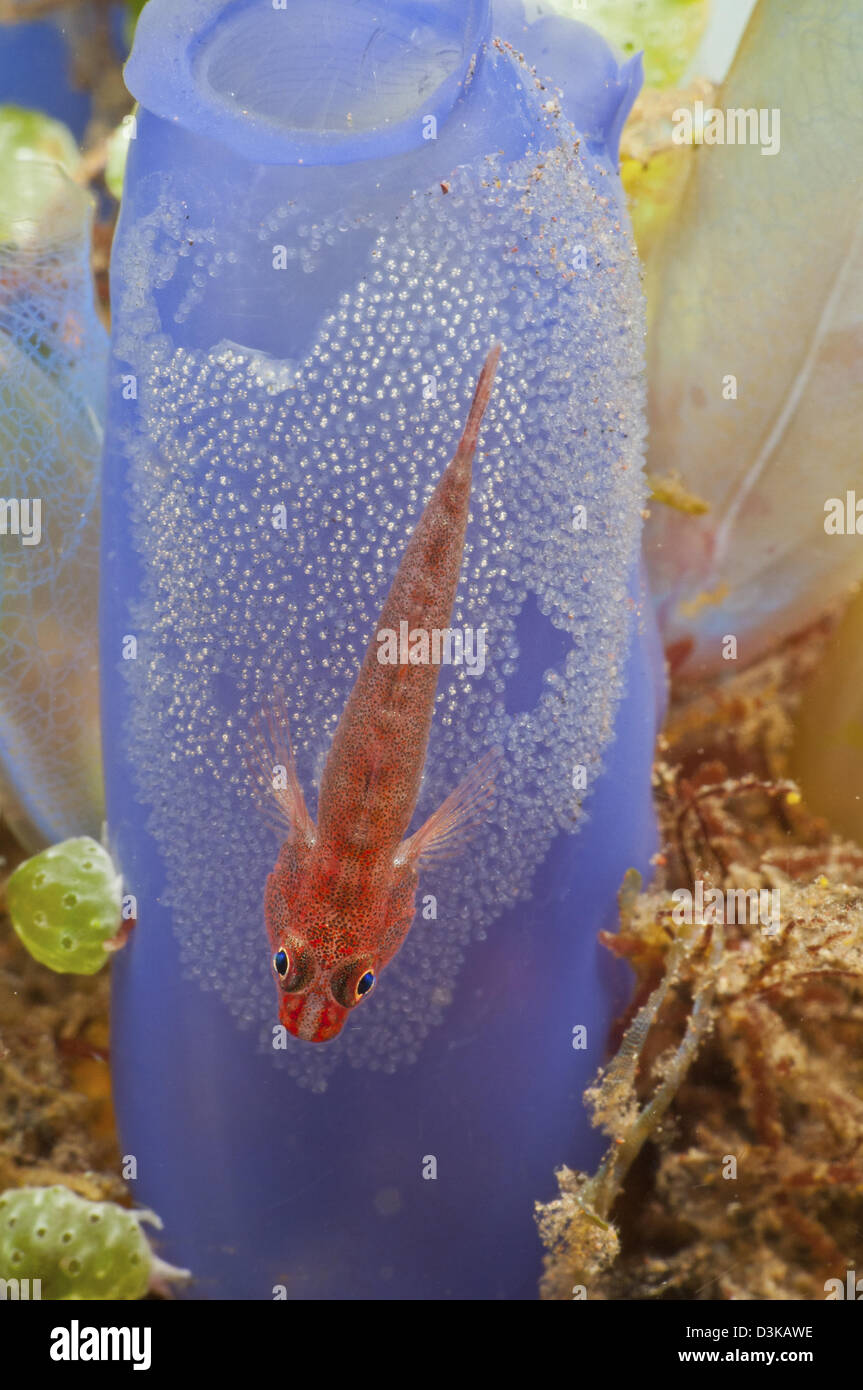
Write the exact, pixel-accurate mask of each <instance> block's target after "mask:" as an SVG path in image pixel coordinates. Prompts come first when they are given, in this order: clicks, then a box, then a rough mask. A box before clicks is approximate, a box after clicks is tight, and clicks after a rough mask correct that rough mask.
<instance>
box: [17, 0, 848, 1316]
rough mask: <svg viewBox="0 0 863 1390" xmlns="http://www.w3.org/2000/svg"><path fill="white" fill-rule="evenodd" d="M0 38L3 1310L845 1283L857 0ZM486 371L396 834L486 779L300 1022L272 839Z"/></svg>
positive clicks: (223, 16) (224, 16) (34, 22)
mask: <svg viewBox="0 0 863 1390" xmlns="http://www.w3.org/2000/svg"><path fill="white" fill-rule="evenodd" d="M7 9H8V14H7V13H6V10H4V9H2V8H0V20H2V23H0V163H2V165H3V177H2V179H0V187H2V192H0V353H2V368H3V371H2V380H0V438H2V439H3V442H4V444H5V449H4V451H3V453H4V470H3V478H4V484H3V489H2V491H3V498H2V507H3V517H2V521H3V532H2V535H0V545H2V551H0V556H2V579H0V605H2V606H0V652H2V659H0V797H2V810H3V828H4V835H5V840H4V855H5V867H4V878H5V880H6V882H5V889H4V897H5V908H6V911H7V920H5V921H4V923H3V926H2V933H0V1044H2V1053H0V1278H4V1279H6V1278H11V1279H17V1280H26V1279H31V1280H40V1281H41V1290H42V1294H41V1296H42V1297H44V1298H61V1299H93V1298H99V1299H136V1298H141V1297H147V1296H149V1297H150V1298H164V1297H167V1296H172V1297H180V1298H188V1299H194V1300H204V1299H226V1298H227V1299H235V1298H239V1299H267V1300H273V1299H276V1300H281V1299H289V1300H294V1299H411V1300H423V1299H434V1300H437V1299H455V1300H465V1299H472V1300H474V1299H492V1298H494V1299H519V1300H528V1299H533V1298H536V1297H540V1296H542V1297H545V1298H550V1299H556V1298H567V1299H571V1298H576V1299H578V1298H582V1297H587V1298H590V1299H599V1300H616V1299H644V1298H658V1299H666V1300H673V1299H684V1298H686V1299H691V1298H697V1299H700V1300H729V1299H741V1298H749V1299H758V1300H775V1299H788V1298H791V1299H824V1298H829V1297H832V1296H840V1295H835V1294H834V1293H833V1292H831V1290H833V1289H834V1285H833V1283H832V1282H831V1281H834V1280H838V1281H839V1283H840V1284H841V1285H842V1286H843V1287H844V1284H845V1281H846V1276H847V1272H848V1271H849V1270H854V1269H855V1268H856V1265H855V1260H859V1248H858V1247H859V1231H860V1191H861V1169H860V1165H859V1155H860V1143H861V1126H860V1121H861V1110H863V1096H861V1088H860V1079H861V1078H860V1055H861V1054H860V1047H859V1041H860V1026H861V1011H860V1010H861V1005H860V970H861V959H860V949H861V937H860V925H861V896H860V895H861V883H863V851H861V850H860V849H858V848H857V841H858V840H859V839H860V838H861V837H863V827H861V825H860V815H861V813H860V796H859V792H858V790H857V786H858V778H857V771H858V762H859V760H860V747H861V746H863V745H861V740H860V727H861V726H860V719H861V718H863V716H861V715H860V714H859V711H858V705H859V703H860V701H859V681H857V680H856V679H855V676H856V669H857V662H858V658H857V656H856V651H857V641H856V638H857V630H858V625H859V622H860V601H859V598H858V597H856V586H857V584H858V582H859V579H860V577H861V574H863V554H861V551H860V549H859V546H860V539H859V538H860V534H861V533H863V521H860V530H859V531H858V529H857V527H858V520H859V518H858V513H857V499H856V493H855V492H854V487H855V481H856V475H857V472H858V464H859V446H860V438H861V431H860V425H861V416H863V396H861V389H863V388H861V384H860V383H861V380H863V377H861V372H860V360H861V347H860V344H861V338H860V318H861V310H863V303H861V297H863V273H861V241H860V221H861V205H860V187H861V183H860V168H859V161H860V155H859V148H860V146H859V138H858V137H859V131H860V126H861V117H863V109H861V96H860V88H859V80H858V77H857V73H858V71H859V59H860V56H861V49H863V23H861V19H860V17H859V15H858V14H857V12H856V7H854V6H852V5H848V4H845V3H840V0H828V3H821V4H816V3H814V0H812V2H811V3H810V0H800V3H791V0H758V3H757V4H751V3H746V4H740V5H737V4H731V3H729V4H721V5H720V4H717V5H714V6H710V5H708V4H707V3H703V0H657V2H656V3H653V4H648V3H641V4H635V3H626V0H614V2H613V3H612V2H611V0H609V2H608V3H598V0H597V3H595V4H592V5H590V6H589V7H585V6H582V5H579V4H578V3H576V2H575V0H554V2H552V0H547V3H541V2H540V0H525V3H521V0H497V2H496V3H493V4H490V3H487V0H470V3H466V0H461V2H460V3H456V2H455V0H452V3H450V0H441V2H440V3H438V4H435V5H428V4H418V3H416V0H393V2H392V3H390V4H388V5H385V6H383V7H382V6H380V5H375V4H373V3H371V0H368V3H366V0H357V3H351V4H348V3H346V0H318V3H317V4H310V3H305V0H287V2H286V3H284V4H281V3H267V4H263V3H261V0H237V3H233V4H225V3H223V2H222V0H182V3H181V0H174V3H168V0H148V3H147V4H146V5H144V6H141V5H140V4H138V5H128V6H123V5H99V4H90V3H81V4H70V5H57V6H51V5H47V6H40V7H39V10H40V12H39V14H38V15H33V14H28V12H27V11H28V6H27V5H26V4H25V3H21V4H17V3H12V4H10V5H9V6H7ZM130 50H131V56H129V53H130ZM127 57H128V61H126V60H127ZM166 58H167V59H168V60H167V61H166ZM124 64H125V67H124ZM801 186H803V187H805V189H806V190H807V196H805V197H802V196H801V193H800V190H801ZM495 343H499V344H500V345H501V357H500V364H499V366H498V369H497V375H496V379H495V382H494V386H493V390H492V392H491V396H490V399H489V402H488V406H487V409H486V413H485V417H484V419H483V422H482V427H481V434H480V438H479V442H478V446H477V448H476V457H475V461H474V465H473V481H472V489H471V494H470V510H469V513H468V514H467V519H466V531H465V539H464V549H463V553H462V555H461V563H460V568H459V573H458V583H457V590H456V595H455V600H454V604H453V606H452V610H451V625H452V627H453V628H454V629H456V630H457V631H459V632H464V633H465V636H466V640H467V638H468V635H470V641H471V642H472V643H473V644H474V645H473V646H472V647H468V648H467V650H468V651H469V652H470V651H471V650H472V651H473V652H474V655H476V654H477V653H478V652H479V651H482V653H483V660H482V661H475V662H474V663H473V664H471V662H470V661H465V660H463V661H462V662H460V663H456V664H455V665H453V667H452V669H449V668H448V667H445V668H444V669H443V670H442V671H441V673H440V678H439V681H438V684H437V692H436V697H435V701H434V711H433V719H432V722H431V732H430V738H429V742H428V746H427V749H426V748H422V749H421V750H420V753H419V754H418V756H421V772H422V781H421V785H420V788H419V792H418V797H417V799H416V804H415V806H413V805H412V806H411V808H410V810H411V812H412V813H413V814H412V816H411V819H410V823H409V828H408V827H407V826H406V827H405V831H406V833H415V832H417V831H418V830H419V827H420V826H422V825H423V822H425V821H426V820H427V818H428V817H430V816H432V815H433V813H434V812H435V810H436V808H437V807H439V806H440V805H441V803H442V802H444V801H445V799H446V798H447V797H448V796H449V795H450V793H452V792H453V789H454V788H455V787H456V786H457V785H458V783H459V782H460V779H461V778H462V777H463V776H464V774H465V773H466V772H467V771H468V770H469V769H470V767H471V766H472V765H474V764H476V763H477V761H478V760H479V759H480V758H481V757H482V756H483V755H484V754H488V753H489V750H492V749H493V750H495V754H494V757H495V759H496V760H497V761H496V763H495V767H496V771H495V773H494V777H493V786H489V788H488V795H487V796H486V794H485V791H484V792H483V795H482V798H481V802H482V805H481V814H479V813H476V814H474V813H473V812H472V813H471V822H472V823H471V831H472V833H471V835H470V838H469V839H467V840H466V841H463V842H462V843H461V844H460V845H459V846H458V850H457V852H455V853H452V854H447V856H446V857H440V856H438V857H431V856H430V857H429V859H428V861H427V862H426V861H424V860H421V861H420V873H419V887H418V889H417V896H416V901H415V903H413V905H412V912H411V918H412V925H411V926H410V929H409V930H408V931H407V935H406V937H405V939H404V943H403V944H402V945H401V946H400V948H398V949H397V950H396V952H395V953H394V954H393V955H392V957H391V958H389V957H388V956H387V955H386V952H385V951H384V947H383V945H382V943H381V942H380V941H378V940H377V939H375V940H374V941H373V943H372V947H371V954H370V955H369V957H368V960H369V962H370V965H371V966H372V967H373V968H371V969H370V971H369V974H370V976H371V984H373V985H374V990H373V991H371V992H370V997H368V998H367V999H366V998H361V997H360V995H357V996H356V997H355V998H354V999H353V1001H352V1004H356V1005H357V1006H358V1007H356V1008H355V1009H354V1008H353V1007H352V1009H351V1013H350V1017H348V1018H347V1020H346V1022H345V1025H344V1027H343V1028H342V1029H341V1031H340V1032H339V1033H338V1036H337V1037H333V1038H332V1039H331V1040H330V1041H327V1042H325V1043H323V1044H315V1043H310V1042H307V1041H305V1040H304V1038H303V1037H302V1036H292V1030H291V1028H290V1027H288V1028H286V1027H285V1026H284V1025H285V1023H286V1022H288V1023H289V1022H290V1018H291V1013H290V1009H291V1007H292V1006H291V1005H290V1003H288V1004H287V1005H286V1006H285V1008H283V1010H282V1012H281V1013H280V1010H279V1001H280V998H282V997H283V995H284V990H282V989H281V987H280V983H279V976H280V973H281V972H280V969H279V959H278V952H279V950H280V949H283V948H284V947H285V946H286V945H288V946H289V947H290V952H294V951H295V945H294V942H295V937H294V936H290V938H288V937H283V936H274V935H273V929H272V923H269V926H270V934H269V938H268V931H267V929H266V926H265V906H264V899H265V886H266V885H267V882H268V876H269V875H271V874H273V872H274V866H276V864H277V858H278V857H279V856H280V846H281V845H282V844H283V842H284V841H285V839H286V837H287V840H288V842H289V843H290V842H291V837H292V836H294V837H295V836H296V835H297V834H298V833H299V832H298V831H297V825H296V821H295V822H294V825H293V828H291V826H290V818H289V819H288V822H287V823H286V822H285V820H284V815H283V816H282V821H281V823H279V822H278V807H279V806H280V807H281V808H282V812H284V806H285V804H286V801H285V797H287V798H288V799H290V796H291V795H293V793H291V792H290V786H291V785H292V784H291V778H292V777H294V776H296V779H297V783H298V785H299V786H300V787H301V788H302V789H303V791H304V793H305V798H306V801H307V803H308V806H309V811H310V814H311V817H312V820H314V818H315V816H316V814H320V811H321V808H322V806H323V797H322V795H321V794H320V793H321V787H322V779H324V780H325V769H326V768H327V766H328V756H329V750H330V748H331V746H332V743H333V738H334V734H335V732H336V729H337V728H338V727H339V720H340V717H341V716H342V712H343V710H344V709H345V707H346V703H347V701H348V698H349V696H350V693H351V690H352V688H353V687H354V683H355V681H356V679H357V672H358V670H359V669H360V666H361V663H362V660H363V653H364V651H366V649H367V647H368V644H369V641H370V637H373V634H374V632H375V624H376V620H377V617H378V614H379V613H380V612H381V609H382V605H383V603H384V600H385V599H386V596H387V592H388V590H389V589H390V586H391V585H392V584H393V581H394V578H395V576H396V574H397V572H398V570H399V564H400V561H401V559H402V556H403V554H404V553H405V548H406V544H407V542H408V538H409V537H410V535H411V532H412V530H413V528H414V526H415V525H416V524H417V521H418V519H419V517H420V516H421V515H422V514H423V511H424V509H425V508H430V507H431V506H432V503H431V502H430V500H429V499H430V498H432V496H433V491H434V487H435V484H436V483H437V481H438V479H439V477H440V476H441V473H442V471H443V469H444V467H445V465H446V463H447V461H448V460H449V458H450V457H451V456H452V454H453V451H454V450H455V447H456V445H457V443H458V439H459V435H460V433H461V429H462V426H463V423H464V420H465V417H466V413H467V409H468V406H469V404H470V399H471V395H472V392H473V388H474V385H475V382H476V378H477V375H478V373H479V369H480V367H481V365H482V362H483V359H484V358H485V355H486V353H487V352H488V350H489V349H490V348H491V347H492V345H493V344H495ZM435 495H436V494H435ZM262 709H263V710H268V709H276V710H277V716H276V717H277V720H278V721H279V730H280V737H281V743H278V742H277V744H276V747H275V748H274V749H273V750H272V751H273V754H274V757H273V764H274V765H273V766H271V765H270V764H267V767H266V769H265V773H264V777H263V787H264V794H263V796H262V795H261V791H260V785H259V783H260V779H259V778H258V776H257V775H256V774H255V771H254V768H250V748H251V749H253V747H254V737H253V735H254V730H255V728H256V721H257V720H258V716H259V712H260V711H261V710H262ZM375 737H376V734H375V732H374V726H373V725H372V724H371V723H370V724H369V728H368V738H369V740H370V741H372V740H373V739H374V738H375ZM276 754H277V755H278V756H275V755H276ZM257 756H258V755H257V754H255V753H254V751H252V754H251V759H252V762H254V759H255V757H257ZM267 756H269V755H267ZM276 765H278V766H276ZM276 772H280V773H281V775H282V777H283V778H285V777H286V778H287V786H288V790H287V791H286V792H285V795H284V796H283V797H282V799H281V800H280V799H279V796H278V795H277V796H276V797H275V798H274V797H273V795H272V793H273V791H274V789H275V790H276V791H277V792H278V791H279V787H281V788H282V790H283V791H284V788H285V785H286V784H285V782H284V781H283V782H282V783H278V780H277V778H275V774H276ZM271 774H272V775H273V779H274V780H272V781H271ZM369 806H370V807H371V809H368V810H367V812H366V811H364V812H363V815H364V816H366V814H367V816H372V815H373V812H374V804H373V801H371V802H369ZM274 808H275V809H274ZM274 815H276V817H277V823H276V825H275V826H274V825H273V824H272V821H273V816H274ZM365 823H366V821H362V824H365ZM358 833H359V832H358ZM447 835H448V836H449V837H450V839H452V838H454V837H455V830H453V831H452V832H450V831H447ZM445 838H446V837H445ZM447 843H448V844H449V841H447ZM282 853H283V852H282ZM278 862H279V863H280V864H282V863H283V862H287V861H284V859H283V858H278ZM399 863H400V861H399V860H398V859H397V860H396V864H397V866H398V864H399ZM272 881H273V880H271V882H272ZM267 891H268V892H270V891H271V890H267ZM280 891H282V890H281V889H280ZM284 891H285V893H286V902H287V904H288V907H287V908H286V909H285V910H286V911H289V909H290V908H291V903H292V901H295V900H296V892H297V890H296V887H294V888H293V889H290V890H288V889H285V890H284ZM291 893H293V894H294V899H292V898H291ZM270 901H271V899H270V898H268V899H267V902H268V903H269V902H270ZM705 903H706V904H707V909H706V910H705ZM269 910H270V909H269V908H268V909H267V912H269ZM267 920H268V922H269V918H268V919H267ZM340 920H341V919H340ZM409 920H410V919H409ZM340 930H341V928H340ZM321 931H322V933H323V928H321ZM349 934H350V933H349ZM313 940H314V942H316V943H318V944H317V945H316V946H315V949H316V950H317V951H318V953H319V954H320V952H321V950H322V949H323V948H322V946H321V945H320V943H319V939H318V937H317V936H315V937H314V938H313ZM320 940H321V941H323V940H324V935H323V934H322V936H321V938H320ZM351 949H352V950H354V949H355V948H354V947H352V948H351ZM274 953H275V954H274ZM357 958H358V959H359V957H357ZM363 959H364V960H365V957H363ZM363 968H365V967H363ZM362 978H364V979H365V976H363V977H362ZM300 988H304V986H301V987H300ZM368 988H369V989H370V986H368ZM109 991H110V1001H109V997H108V995H109ZM290 997H292V996H289V999H290ZM285 1009H287V1012H286V1011H285ZM109 1020H110V1021H109ZM274 1174H275V1181H274ZM40 1232H41V1233H42V1234H40ZM66 1236H69V1239H68V1240H67V1239H66ZM843 1296H844V1295H843Z"/></svg>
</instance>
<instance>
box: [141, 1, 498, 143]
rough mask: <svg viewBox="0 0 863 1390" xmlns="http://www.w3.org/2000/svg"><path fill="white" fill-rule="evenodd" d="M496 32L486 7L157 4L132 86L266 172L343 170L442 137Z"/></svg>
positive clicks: (151, 106)
mask: <svg viewBox="0 0 863 1390" xmlns="http://www.w3.org/2000/svg"><path fill="white" fill-rule="evenodd" d="M489 30H490V0H435V3H432V0H425V3H422V2H420V3H418V0H283V3H282V4H280V5H278V6H277V5H275V4H262V3H260V0H233V3H229V4H225V3H223V2H222V3H220V0H185V3H178V2H177V0H150V3H149V4H148V5H147V6H146V7H145V9H144V11H143V13H142V16H141V19H140V21H139V23H138V29H137V33H136V39H135V46H134V49H133V51H132V55H131V57H130V59H129V62H128V64H127V67H126V82H127V85H128V86H129V88H130V90H131V91H132V92H133V94H134V95H135V96H136V97H137V98H138V100H139V101H140V102H141V105H142V106H143V107H145V108H146V109H147V110H149V111H152V112H154V113H155V114H156V115H158V116H163V117H165V118H166V119H168V120H170V121H172V122H173V123H177V124H179V125H182V126H185V127H186V128H188V129H191V130H195V131H197V132H198V133H199V134H202V135H206V136H209V137H210V138H213V139H216V140H221V141H223V142H224V143H226V144H228V145H230V146H232V147H233V148H234V149H235V150H237V151H238V152H239V153H241V154H242V155H244V156H246V157H248V158H252V159H255V160H256V161H259V162H261V163H306V164H319V163H347V162H351V161H353V160H360V159H367V158H375V157H380V156H385V155H389V154H393V153H400V152H402V151H404V150H408V149H413V148H418V147H421V146H422V145H423V144H424V143H425V142H426V141H428V140H429V139H434V138H436V135H437V127H438V125H440V124H442V123H443V122H444V121H445V120H446V119H447V118H448V116H449V115H450V114H451V112H452V109H453V107H454V105H455V103H456V101H457V100H458V97H459V95H460V93H461V91H462V89H463V87H464V86H465V84H466V83H467V81H468V80H469V78H470V75H471V72H472V70H473V66H474V64H475V62H476V59H477V57H478V54H479V50H480V48H481V46H482V44H483V43H484V42H485V40H486V39H487V37H488V34H489Z"/></svg>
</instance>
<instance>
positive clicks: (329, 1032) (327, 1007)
mask: <svg viewBox="0 0 863 1390" xmlns="http://www.w3.org/2000/svg"><path fill="white" fill-rule="evenodd" d="M298 947H299V951H298V954H296V955H293V956H292V955H291V950H292V949H293V950H294V951H295V952H296V951H297V948H298ZM302 961H303V950H302V946H301V945H300V943H298V942H285V943H284V944H283V945H282V946H280V947H279V949H278V950H277V951H275V952H274V953H273V973H274V975H275V977H276V983H277V984H278V987H279V994H280V1002H279V1019H280V1021H281V1022H282V1023H283V1024H284V1026H285V1028H286V1029H287V1030H288V1032H289V1033H291V1034H292V1035H293V1037H295V1038H300V1039H302V1040H303V1041H304V1042H316V1043H319V1042H329V1041H330V1040H331V1039H332V1038H334V1037H336V1036H337V1034H338V1033H340V1032H341V1030H342V1027H343V1026H344V1023H345V1021H346V1019H347V1018H348V1015H349V1014H350V1013H351V1011H352V1010H353V1009H355V1008H356V1007H357V1006H358V1005H359V1004H361V1003H362V1002H363V1000H364V999H365V998H366V997H367V995H368V994H370V993H371V991H372V989H373V988H374V984H375V980H376V979H377V962H376V960H375V958H374V957H373V956H369V955H365V954H364V955H360V956H351V957H349V958H348V959H346V960H342V961H340V962H338V963H337V964H336V965H334V966H333V967H332V968H331V969H329V970H328V969H326V968H321V967H320V966H318V965H317V963H316V968H315V972H314V974H313V975H312V976H311V978H309V979H308V980H307V981H306V980H304V978H303V976H302V974H301V972H302V969H303V965H302ZM295 962H297V963H296V964H295Z"/></svg>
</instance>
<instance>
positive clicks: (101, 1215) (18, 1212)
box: [0, 1186, 163, 1299]
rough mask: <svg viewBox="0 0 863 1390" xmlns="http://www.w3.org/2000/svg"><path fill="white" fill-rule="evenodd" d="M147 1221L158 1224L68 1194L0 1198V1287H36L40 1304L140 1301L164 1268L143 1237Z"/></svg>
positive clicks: (40, 1190) (16, 1191)
mask: <svg viewBox="0 0 863 1390" xmlns="http://www.w3.org/2000/svg"><path fill="white" fill-rule="evenodd" d="M145 1217H148V1218H149V1219H150V1220H154V1221H155V1220H156V1218H155V1217H153V1216H152V1213H149V1212H134V1211H127V1210H126V1209H125V1208H124V1207H118V1206H116V1205H115V1204H114V1203H113V1202H89V1201H87V1200H86V1198H84V1197H79V1196H78V1195H77V1193H75V1192H71V1191H70V1190H69V1188H67V1187H60V1186H56V1187H19V1188H13V1189H12V1190H11V1191H8V1192H3V1193H2V1194H0V1279H6V1280H9V1279H18V1280H22V1279H29V1280H31V1281H32V1280H34V1279H39V1280H41V1289H40V1293H41V1297H42V1298H43V1299H133V1298H142V1297H143V1296H144V1294H145V1293H146V1292H147V1289H148V1287H149V1284H150V1276H151V1272H152V1270H153V1266H154V1264H156V1265H159V1266H160V1269H161V1268H163V1267H161V1262H160V1261H158V1260H156V1257H155V1256H154V1255H153V1252H152V1250H151V1249H150V1246H149V1244H148V1243H147V1239H146V1237H145V1236H144V1233H143V1231H142V1230H141V1224H140V1223H141V1220H142V1219H143V1218H145ZM157 1224H158V1223H157ZM31 1287H32V1285H31Z"/></svg>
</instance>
